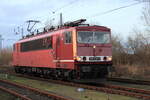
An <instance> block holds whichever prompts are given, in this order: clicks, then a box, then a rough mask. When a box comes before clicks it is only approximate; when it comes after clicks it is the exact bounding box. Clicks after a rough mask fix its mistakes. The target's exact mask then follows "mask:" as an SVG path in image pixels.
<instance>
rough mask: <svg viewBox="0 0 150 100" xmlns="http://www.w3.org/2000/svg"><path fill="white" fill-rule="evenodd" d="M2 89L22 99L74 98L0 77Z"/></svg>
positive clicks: (59, 99)
mask: <svg viewBox="0 0 150 100" xmlns="http://www.w3.org/2000/svg"><path fill="white" fill-rule="evenodd" d="M0 89H1V90H3V91H6V92H8V93H10V94H12V95H14V96H16V97H18V98H21V100H73V99H71V98H67V97H64V96H61V95H56V94H54V93H50V92H47V91H42V90H39V89H36V88H32V87H29V86H25V85H21V84H18V83H14V82H11V81H8V80H2V79H0Z"/></svg>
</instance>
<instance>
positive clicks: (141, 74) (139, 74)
mask: <svg viewBox="0 0 150 100" xmlns="http://www.w3.org/2000/svg"><path fill="white" fill-rule="evenodd" d="M116 73H117V76H119V77H129V78H136V79H150V66H137V65H117V66H116Z"/></svg>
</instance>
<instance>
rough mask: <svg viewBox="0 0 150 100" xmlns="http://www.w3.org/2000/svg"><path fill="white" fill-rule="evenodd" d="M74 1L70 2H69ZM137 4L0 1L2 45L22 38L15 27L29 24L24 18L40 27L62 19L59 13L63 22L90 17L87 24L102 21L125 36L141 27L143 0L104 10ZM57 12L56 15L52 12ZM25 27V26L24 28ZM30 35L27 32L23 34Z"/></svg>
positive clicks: (123, 0) (125, 1)
mask: <svg viewBox="0 0 150 100" xmlns="http://www.w3.org/2000/svg"><path fill="white" fill-rule="evenodd" d="M72 1H73V3H72V4H71V5H68V3H69V2H72ZM133 3H136V1H134V0H76V1H75V0H0V34H1V35H2V36H3V38H4V41H3V47H6V46H10V45H12V44H13V43H14V42H15V41H17V40H18V39H19V38H21V35H15V33H14V28H16V29H17V27H18V26H20V27H22V26H23V27H27V26H26V25H27V24H26V23H25V21H27V20H29V19H34V20H39V21H41V23H40V24H39V25H37V27H39V26H40V27H41V26H44V24H45V22H46V21H48V20H51V19H52V18H55V20H54V21H53V23H55V24H57V23H58V22H59V14H60V13H62V14H63V21H64V22H66V21H73V20H77V19H81V18H87V23H92V24H99V25H102V26H107V27H109V28H111V29H112V32H113V33H120V34H121V36H122V37H127V36H128V35H129V34H130V35H131V31H132V29H133V28H134V27H135V26H137V27H142V23H141V15H142V10H143V7H144V3H141V4H138V5H134V6H131V7H128V8H124V9H120V10H117V11H114V12H111V13H108V14H105V15H97V16H96V17H92V16H94V15H95V14H98V13H103V12H106V11H108V10H112V9H115V8H118V7H122V6H126V5H130V4H133ZM53 11H56V12H55V14H53V13H52V12H53ZM25 29H26V28H25ZM24 34H27V33H24Z"/></svg>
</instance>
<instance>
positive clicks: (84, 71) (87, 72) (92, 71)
mask: <svg viewBox="0 0 150 100" xmlns="http://www.w3.org/2000/svg"><path fill="white" fill-rule="evenodd" d="M110 67H111V65H96V64H92V65H90V64H79V65H78V70H79V77H80V79H101V78H106V77H107V76H108V74H109V68H110Z"/></svg>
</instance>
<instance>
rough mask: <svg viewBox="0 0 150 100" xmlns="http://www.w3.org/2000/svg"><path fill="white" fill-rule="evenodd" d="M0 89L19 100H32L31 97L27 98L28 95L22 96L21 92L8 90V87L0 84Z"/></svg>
mask: <svg viewBox="0 0 150 100" xmlns="http://www.w3.org/2000/svg"><path fill="white" fill-rule="evenodd" d="M0 90H2V91H5V92H7V93H9V94H12V95H14V96H16V97H18V98H20V99H21V100H32V99H30V98H28V97H26V96H24V95H21V94H19V93H17V92H15V91H12V90H10V89H8V88H4V87H2V86H0Z"/></svg>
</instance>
